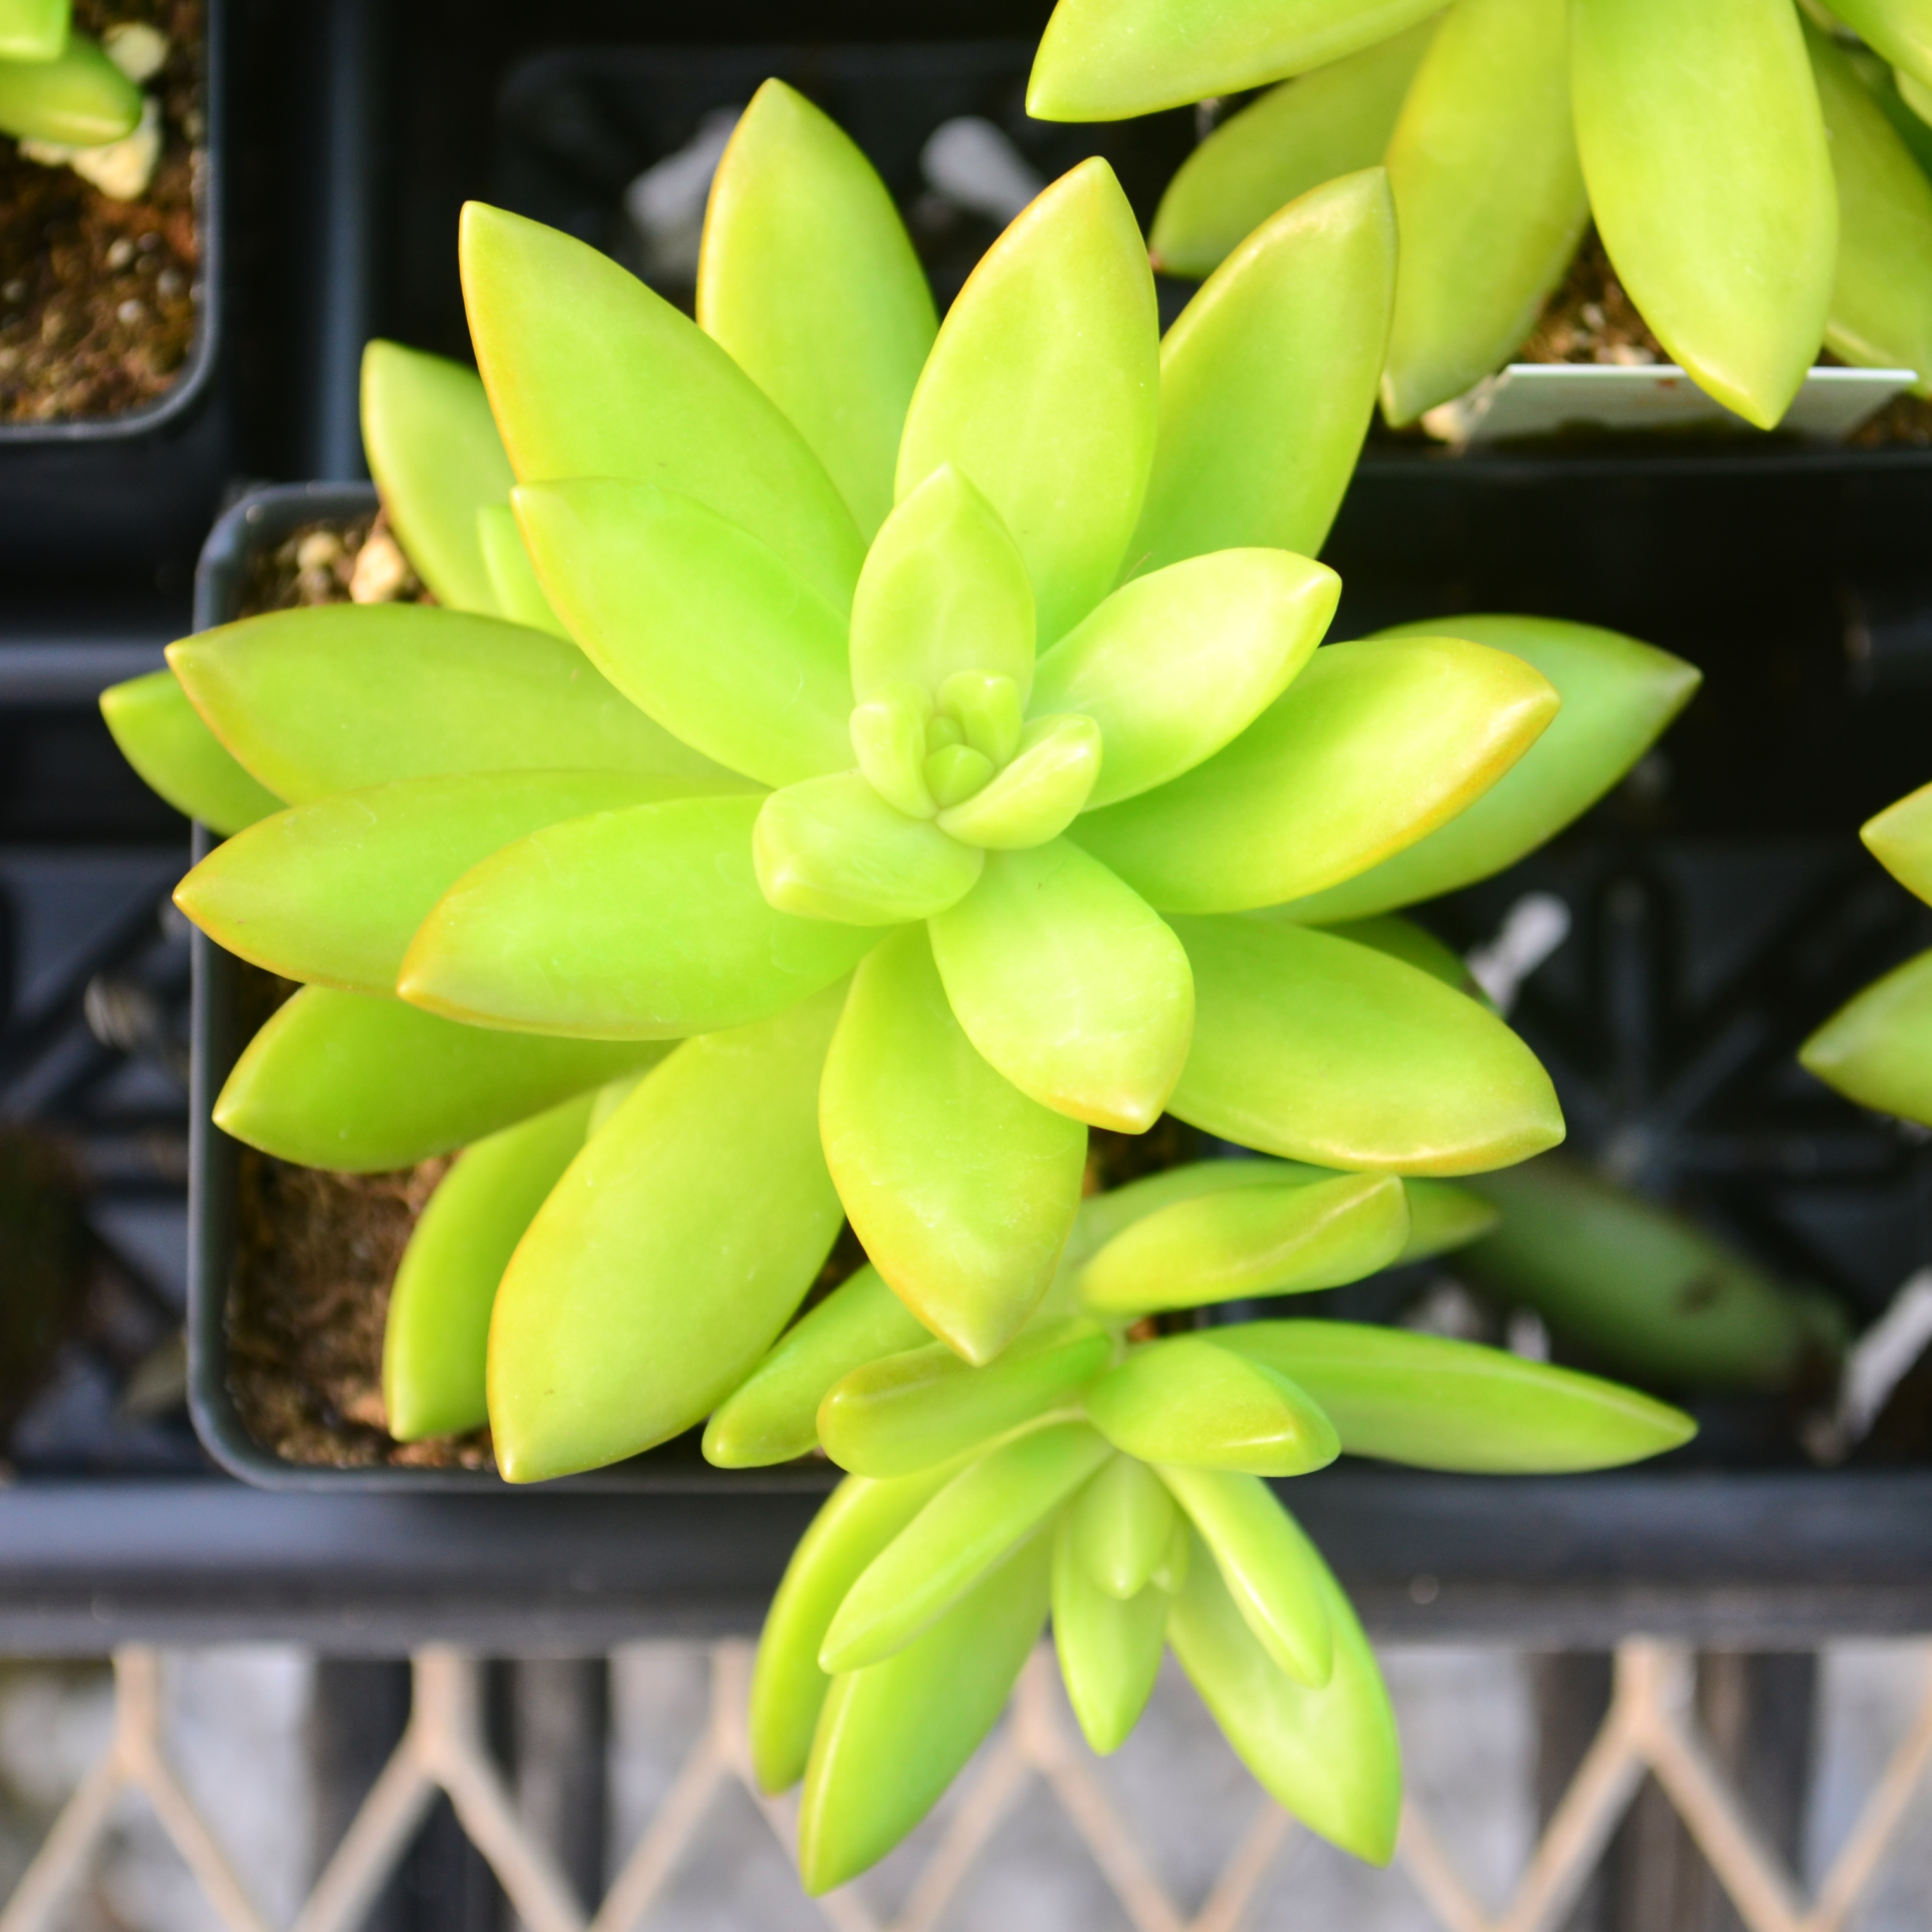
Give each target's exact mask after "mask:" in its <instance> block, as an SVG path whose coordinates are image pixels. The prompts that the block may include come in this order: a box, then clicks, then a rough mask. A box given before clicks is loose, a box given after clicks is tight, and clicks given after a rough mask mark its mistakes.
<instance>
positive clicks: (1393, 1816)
mask: <svg viewBox="0 0 1932 1932" xmlns="http://www.w3.org/2000/svg"><path fill="white" fill-rule="evenodd" d="M1318 1560H1319V1559H1318ZM1320 1587H1321V1589H1322V1593H1323V1595H1324V1596H1325V1599H1326V1601H1327V1604H1328V1614H1329V1621H1330V1623H1331V1626H1332V1628H1333V1629H1334V1649H1335V1663H1334V1670H1332V1672H1331V1673H1330V1676H1329V1678H1328V1682H1327V1683H1325V1685H1322V1688H1320V1689H1319V1690H1310V1689H1307V1688H1304V1686H1303V1685H1300V1684H1298V1683H1297V1682H1295V1679H1293V1678H1292V1677H1291V1676H1289V1674H1288V1673H1286V1671H1283V1670H1280V1669H1279V1668H1278V1667H1277V1665H1276V1664H1275V1663H1274V1660H1273V1659H1272V1658H1271V1657H1270V1656H1269V1655H1268V1652H1267V1651H1266V1650H1265V1649H1264V1648H1263V1647H1262V1645H1261V1643H1259V1640H1257V1639H1256V1637H1255V1634H1254V1633H1253V1631H1252V1630H1250V1628H1249V1627H1248V1625H1247V1623H1246V1622H1244V1620H1243V1619H1242V1616H1241V1611H1240V1609H1239V1607H1238V1604H1236V1602H1235V1598H1233V1597H1232V1595H1230V1594H1229V1589H1228V1586H1227V1585H1226V1583H1224V1582H1223V1580H1222V1578H1221V1576H1220V1573H1219V1572H1218V1571H1217V1570H1216V1568H1215V1566H1214V1565H1213V1564H1212V1563H1211V1562H1208V1561H1207V1559H1206V1557H1205V1554H1204V1553H1202V1552H1200V1551H1198V1550H1197V1551H1196V1553H1195V1558H1194V1560H1193V1562H1191V1563H1190V1565H1188V1569H1187V1583H1186V1585H1185V1586H1184V1588H1183V1589H1182V1590H1181V1593H1180V1595H1178V1596H1177V1597H1176V1598H1175V1600H1174V1601H1173V1603H1172V1605H1171V1606H1170V1607H1169V1611H1168V1620H1167V1639H1168V1642H1169V1643H1170V1644H1171V1645H1172V1646H1173V1649H1174V1654H1175V1656H1176V1657H1178V1658H1179V1659H1180V1660H1181V1668H1182V1669H1183V1670H1185V1671H1186V1672H1187V1674H1188V1676H1189V1677H1190V1679H1193V1684H1194V1688H1195V1689H1196V1690H1197V1691H1199V1692H1200V1694H1201V1700H1202V1703H1205V1705H1206V1706H1208V1709H1209V1710H1210V1711H1211V1712H1213V1713H1214V1719H1215V1721H1216V1722H1217V1724H1219V1725H1220V1727H1221V1729H1222V1730H1223V1732H1224V1733H1226V1736H1227V1739H1228V1742H1229V1743H1230V1744H1231V1745H1233V1746H1234V1748H1235V1751H1236V1753H1237V1754H1238V1755H1239V1757H1240V1758H1241V1762H1242V1763H1244V1764H1245V1765H1246V1766H1247V1767H1248V1769H1249V1770H1250V1771H1251V1772H1253V1774H1254V1775H1255V1778H1256V1781H1257V1782H1258V1783H1259V1784H1260V1785H1261V1786H1262V1789H1263V1790H1265V1791H1266V1792H1267V1793H1268V1794H1269V1796H1271V1797H1272V1798H1274V1799H1275V1800H1276V1801H1277V1803H1279V1804H1280V1805H1283V1807H1285V1808H1286V1809H1287V1810H1288V1811H1291V1812H1292V1813H1293V1814H1295V1817H1298V1818H1299V1819H1300V1820H1301V1821H1302V1823H1304V1824H1305V1825H1307V1826H1308V1827H1309V1828H1310V1829H1311V1830H1313V1831H1315V1832H1319V1833H1320V1834H1321V1835H1322V1837H1323V1838H1327V1839H1328V1840H1330V1841H1331V1842H1332V1843H1335V1844H1337V1845H1340V1846H1341V1847H1342V1848H1343V1850H1345V1851H1349V1852H1354V1853H1355V1855H1356V1856H1357V1857H1358V1858H1366V1859H1367V1861H1369V1862H1370V1864H1380V1865H1385V1864H1388V1861H1389V1860H1390V1859H1391V1858H1392V1857H1394V1855H1395V1837H1396V1827H1397V1823H1398V1822H1399V1820H1400V1817H1401V1811H1402V1752H1401V1747H1400V1745H1399V1744H1398V1742H1397V1738H1396V1729H1395V1715H1394V1712H1392V1711H1391V1709H1389V1701H1388V1691H1386V1690H1385V1688H1383V1685H1382V1673H1381V1672H1380V1671H1379V1670H1378V1669H1377V1668H1376V1659H1375V1653H1374V1652H1373V1651H1372V1650H1371V1649H1370V1648H1369V1645H1368V1640H1367V1638H1366V1637H1364V1636H1363V1634H1362V1628H1361V1625H1360V1624H1358V1622H1356V1621H1355V1613H1354V1611H1352V1610H1351V1609H1350V1608H1349V1601H1348V1599H1347V1598H1346V1597H1345V1596H1343V1594H1342V1592H1341V1591H1340V1589H1338V1588H1337V1586H1336V1583H1335V1581H1334V1578H1333V1577H1331V1576H1329V1575H1328V1571H1327V1570H1326V1568H1322V1574H1321V1579H1320Z"/></svg>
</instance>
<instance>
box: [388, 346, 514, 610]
mask: <svg viewBox="0 0 1932 1932" xmlns="http://www.w3.org/2000/svg"><path fill="white" fill-rule="evenodd" d="M362 451H363V454H364V455H365V456H366V457H367V458H368V462H369V473H370V475H371V476H373V477H374V478H375V479H376V487H377V490H378V491H379V492H380V494H381V496H382V499H383V509H384V510H385V511H387V513H388V514H389V522H390V524H391V526H392V527H393V528H394V529H395V532H396V535H397V537H398V539H399V540H400V541H401V544H402V546H403V548H404V550H406V551H407V553H408V554H409V559H410V562H411V563H413V565H415V566H416V574H417V575H418V576H419V577H421V578H422V580H423V581H424V583H426V584H428V586H429V587H430V589H431V590H432V591H434V592H435V594H436V601H437V602H438V603H439V604H442V605H443V606H444V607H446V609H449V610H474V611H476V612H478V613H481V615H482V616H486V617H496V616H509V617H517V621H518V622H523V621H526V620H524V619H522V618H520V617H518V616H517V613H516V612H514V611H513V610H510V609H509V608H508V606H507V605H506V604H504V603H503V601H502V599H501V598H499V596H498V595H497V593H496V584H495V582H494V580H493V577H492V575H491V573H490V567H489V565H488V563H487V560H486V559H485V558H484V554H483V546H482V544H481V541H480V539H479V538H478V534H477V521H476V517H477V512H478V511H479V510H481V508H483V507H484V505H486V504H494V505H502V504H505V503H507V502H508V501H509V497H510V490H511V485H512V484H514V483H515V481H516V480H517V479H516V478H515V476H514V475H513V474H512V473H511V469H510V459H509V458H508V457H507V456H505V455H504V454H503V440H502V437H499V435H498V434H496V423H495V422H494V421H493V419H492V418H491V416H490V402H489V398H487V397H486V396H485V395H484V393H483V385H482V383H481V380H479V379H478V377H477V374H476V372H475V371H474V370H473V369H466V368H463V365H461V364H460V362H450V361H449V359H447V358H446V357H444V356H426V355H425V354H423V353H422V352H421V351H420V350H415V349H405V348H404V347H403V346H402V344H401V343H399V342H385V341H381V340H380V338H379V339H378V340H377V341H372V342H371V343H370V344H368V347H365V349H364V350H363V351H362Z"/></svg>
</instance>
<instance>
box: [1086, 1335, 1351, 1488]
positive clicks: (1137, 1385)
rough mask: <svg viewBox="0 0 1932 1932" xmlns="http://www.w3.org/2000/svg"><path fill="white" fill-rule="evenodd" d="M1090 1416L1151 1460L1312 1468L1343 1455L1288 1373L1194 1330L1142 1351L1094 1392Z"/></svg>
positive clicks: (1250, 1468) (1255, 1471)
mask: <svg viewBox="0 0 1932 1932" xmlns="http://www.w3.org/2000/svg"><path fill="white" fill-rule="evenodd" d="M1087 1415H1088V1420H1089V1421H1091V1423H1092V1424H1093V1425H1094V1427H1095V1428H1096V1429H1097V1430H1099V1431H1100V1433H1101V1434H1102V1435H1103V1436H1106V1439H1107V1440H1108V1441H1109V1442H1111V1443H1112V1445H1114V1447H1115V1448H1116V1449H1118V1450H1120V1451H1121V1452H1122V1453H1123V1454H1125V1455H1129V1456H1136V1457H1139V1458H1140V1459H1141V1460H1142V1461H1144V1462H1148V1463H1161V1464H1164V1463H1185V1464H1187V1465H1190V1466H1199V1467H1202V1468H1205V1469H1241V1470H1246V1471H1247V1472H1249V1473H1250V1475H1256V1476H1305V1475H1307V1474H1308V1472H1310V1470H1311V1469H1324V1468H1325V1467H1326V1466H1328V1464H1329V1463H1332V1462H1334V1460H1335V1458H1336V1457H1337V1456H1339V1455H1340V1454H1341V1453H1342V1445H1341V1442H1340V1439H1339V1438H1338V1437H1337V1435H1336V1433H1335V1429H1334V1424H1332V1423H1331V1421H1329V1420H1328V1417H1327V1416H1325V1415H1323V1414H1322V1411H1321V1410H1320V1409H1319V1408H1318V1407H1317V1406H1316V1404H1315V1403H1313V1401H1312V1400H1310V1398H1309V1397H1308V1394H1307V1392H1306V1391H1304V1390H1303V1389H1301V1388H1298V1387H1297V1386H1296V1385H1295V1383H1294V1382H1291V1381H1290V1380H1289V1378H1288V1377H1287V1376H1285V1375H1283V1374H1281V1373H1279V1372H1277V1370H1274V1369H1273V1368H1271V1367H1270V1366H1269V1365H1268V1364H1267V1363H1265V1362H1261V1361H1248V1360H1246V1359H1244V1358H1241V1357H1240V1356H1237V1355H1230V1354H1229V1352H1227V1351H1226V1349H1217V1348H1216V1347H1215V1346H1214V1343H1212V1341H1211V1340H1208V1339H1206V1338H1205V1337H1196V1336H1193V1335H1176V1336H1172V1337H1169V1339H1168V1340H1166V1341H1163V1342H1156V1343H1151V1345H1150V1346H1148V1347H1146V1348H1144V1349H1136V1350H1134V1352H1133V1353H1132V1354H1131V1355H1129V1356H1128V1358H1127V1360H1126V1361H1124V1362H1123V1363H1121V1364H1120V1366H1119V1367H1118V1368H1114V1369H1110V1370H1109V1371H1108V1372H1107V1373H1106V1374H1105V1375H1104V1376H1102V1377H1101V1378H1100V1380H1099V1381H1098V1382H1096V1383H1095V1384H1094V1386H1093V1388H1091V1389H1090V1390H1089V1391H1088V1394H1087Z"/></svg>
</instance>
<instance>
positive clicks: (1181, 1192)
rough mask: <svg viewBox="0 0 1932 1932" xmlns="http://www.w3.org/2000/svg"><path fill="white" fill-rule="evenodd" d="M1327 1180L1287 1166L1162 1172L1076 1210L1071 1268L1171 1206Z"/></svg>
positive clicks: (1202, 1166) (1268, 1163)
mask: <svg viewBox="0 0 1932 1932" xmlns="http://www.w3.org/2000/svg"><path fill="white" fill-rule="evenodd" d="M1317 1178H1319V1179H1322V1180H1327V1179H1329V1178H1332V1177H1331V1176H1330V1175H1325V1174H1319V1172H1318V1170H1317V1169H1314V1168H1312V1167H1309V1166H1304V1164H1303V1163H1301V1162H1299V1161H1288V1160H1248V1159H1240V1160H1196V1161H1190V1162H1188V1163H1187V1165H1186V1166H1182V1167H1170V1168H1165V1169H1163V1170H1162V1171H1161V1172H1160V1173H1158V1174H1150V1175H1144V1176H1143V1177H1142V1178H1141V1179H1140V1180H1139V1181H1129V1182H1128V1183H1127V1184H1126V1185H1125V1186H1124V1187H1110V1188H1109V1189H1108V1190H1107V1191H1106V1193H1104V1194H1094V1195H1090V1196H1088V1198H1087V1199H1085V1201H1083V1202H1082V1203H1081V1204H1080V1225H1079V1229H1078V1230H1077V1233H1076V1239H1077V1241H1078V1242H1079V1245H1080V1247H1081V1248H1082V1253H1081V1255H1080V1257H1079V1262H1078V1263H1077V1265H1079V1266H1080V1267H1082V1268H1084V1267H1085V1265H1086V1264H1087V1262H1089V1261H1091V1259H1093V1257H1094V1256H1095V1255H1097V1254H1098V1253H1100V1250H1101V1249H1102V1248H1103V1247H1106V1244H1108V1243H1109V1241H1112V1240H1113V1238H1115V1235H1118V1234H1119V1233H1120V1232H1121V1231H1122V1230H1123V1229H1127V1228H1131V1227H1132V1226H1133V1225H1134V1223H1136V1221H1140V1220H1145V1218H1146V1217H1148V1215H1150V1214H1154V1213H1155V1212H1156V1211H1157V1210H1159V1209H1160V1208H1166V1207H1167V1206H1169V1205H1171V1204H1172V1203H1173V1202H1177V1201H1193V1200H1195V1199H1198V1198H1199V1196H1202V1195H1207V1194H1219V1193H1222V1192H1223V1190H1226V1189H1227V1188H1230V1187H1280V1185H1281V1184H1283V1182H1285V1181H1293V1180H1298V1179H1300V1180H1313V1179H1317ZM1073 1247H1074V1244H1073V1242H1070V1243H1069V1244H1068V1252H1069V1253H1070V1254H1071V1253H1073Z"/></svg>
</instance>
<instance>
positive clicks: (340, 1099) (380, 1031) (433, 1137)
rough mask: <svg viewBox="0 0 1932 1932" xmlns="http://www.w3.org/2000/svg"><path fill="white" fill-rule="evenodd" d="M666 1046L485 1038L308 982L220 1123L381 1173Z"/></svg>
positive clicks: (474, 1136) (479, 1133)
mask: <svg viewBox="0 0 1932 1932" xmlns="http://www.w3.org/2000/svg"><path fill="white" fill-rule="evenodd" d="M665 1050H666V1049H664V1047H662V1046H658V1045H656V1044H655V1043H649V1044H645V1043H636V1042H631V1041H610V1042H606V1041H602V1040H539V1039H538V1038H535V1037H534V1036H532V1035H530V1034H511V1033H490V1032H485V1031H483V1030H482V1029H481V1028H477V1027H466V1026H458V1025H456V1024H455V1022H453V1021H450V1020H445V1019H437V1016H435V1015H434V1013H419V1012H417V1010H416V1009H415V1008H414V1007H406V1006H404V1004H403V1003H402V1002H401V1001H400V1000H378V999H371V998H369V997H368V995H365V994H362V993H343V992H337V991H336V989H335V988H334V987H332V986H305V987H304V988H303V989H302V991H301V992H299V993H297V994H296V996H295V997H294V998H293V999H292V1000H290V1001H288V1002H287V1004H285V1005H284V1006H283V1007H280V1008H279V1009H278V1010H277V1012H276V1013H275V1015H274V1016H273V1017H272V1019H270V1020H269V1023H268V1024H267V1025H266V1026H265V1027H263V1028H262V1030H261V1031H260V1032H259V1033H258V1034H256V1036H255V1037H254V1039H253V1040H251V1041H250V1042H249V1043H248V1048H247V1049H246V1051H245V1052H244V1053H243V1054H242V1058H240V1059H239V1060H238V1061H236V1063H235V1069H234V1071H233V1073H230V1074H229V1076H228V1082H227V1084H226V1085H225V1086H224V1087H223V1088H222V1090H221V1094H220V1098H219V1099H218V1100H217V1101H216V1102H215V1103H214V1124H215V1125H216V1126H217V1127H219V1128H220V1130H222V1132H223V1133H226V1134H232V1135H233V1136H234V1137H235V1138H236V1139H237V1140H238V1141H245V1142H247V1143H248V1145H249V1146H251V1147H252V1148H260V1149H261V1151H263V1153H264V1154H273V1155H274V1156H275V1158H276V1159H277V1160H292V1161H296V1162H298V1163H300V1164H301V1165H302V1166H304V1167H321V1168H328V1169H332V1170H333V1171H335V1172H338V1173H342V1174H381V1173H383V1172H386V1171H387V1170H388V1169H391V1168H395V1167H412V1166H414V1165H415V1164H416V1163H417V1162H418V1161H419V1160H429V1159H431V1157H433V1156H434V1155H437V1154H449V1153H451V1152H452V1151H454V1150H455V1149H456V1148H460V1147H466V1146H468V1145H469V1144H470V1142H472V1141H480V1140H481V1139H483V1138H484V1136H486V1135H489V1134H493V1133H498V1132H499V1131H500V1130H502V1129H503V1128H505V1127H509V1126H511V1125H512V1124H514V1123H515V1122H516V1121H521V1120H526V1119H527V1118H529V1116H530V1115H532V1114H540V1113H542V1112H544V1111H545V1110H546V1109H549V1108H551V1107H554V1106H556V1105H557V1104H558V1103H559V1102H561V1101H562V1100H567V1099H568V1097H570V1096H571V1094H580V1093H583V1092H584V1091H586V1089H588V1088H592V1087H601V1086H602V1085H603V1084H604V1082H606V1081H607V1080H613V1079H616V1077H617V1076H619V1074H622V1073H628V1072H630V1071H631V1070H634V1069H635V1068H637V1067H648V1066H649V1065H651V1064H652V1063H653V1062H654V1061H657V1060H659V1059H661V1058H662V1057H663V1055H664V1052H665Z"/></svg>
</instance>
